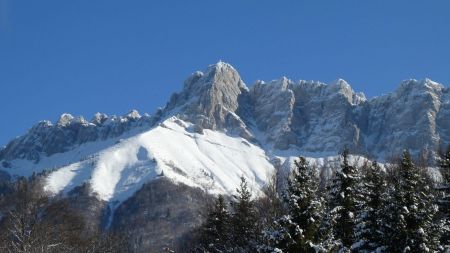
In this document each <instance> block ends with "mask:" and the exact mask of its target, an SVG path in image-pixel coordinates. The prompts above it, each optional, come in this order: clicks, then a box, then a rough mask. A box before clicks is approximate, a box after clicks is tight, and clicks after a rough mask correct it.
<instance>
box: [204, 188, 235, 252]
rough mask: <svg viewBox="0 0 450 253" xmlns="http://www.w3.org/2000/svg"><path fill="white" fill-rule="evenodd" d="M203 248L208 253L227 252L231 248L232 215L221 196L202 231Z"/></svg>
mask: <svg viewBox="0 0 450 253" xmlns="http://www.w3.org/2000/svg"><path fill="white" fill-rule="evenodd" d="M201 233H202V236H201V244H202V245H201V247H202V248H203V250H204V251H207V252H225V251H226V249H227V248H228V247H229V239H230V214H229V212H228V209H227V206H226V204H225V200H224V198H223V196H222V195H219V197H218V198H217V200H216V202H215V203H214V206H213V208H212V210H211V211H210V212H209V213H208V216H207V219H206V222H205V224H204V225H203V227H202V230H201Z"/></svg>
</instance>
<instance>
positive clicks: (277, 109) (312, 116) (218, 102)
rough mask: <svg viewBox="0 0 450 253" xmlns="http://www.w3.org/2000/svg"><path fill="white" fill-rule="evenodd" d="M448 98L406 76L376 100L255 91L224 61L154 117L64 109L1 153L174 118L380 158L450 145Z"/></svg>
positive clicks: (311, 89)
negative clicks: (55, 119)
mask: <svg viewBox="0 0 450 253" xmlns="http://www.w3.org/2000/svg"><path fill="white" fill-rule="evenodd" d="M449 100H450V92H449V88H445V87H444V86H442V85H440V84H438V83H435V82H433V81H431V80H429V79H425V80H421V81H417V80H407V81H404V82H402V83H401V85H400V86H399V88H398V89H397V90H396V91H394V92H392V93H390V94H388V95H383V96H380V97H375V98H372V99H366V98H365V96H364V94H362V93H355V92H354V91H353V90H352V88H351V87H350V85H349V84H348V83H347V82H345V81H344V80H341V79H340V80H337V81H336V82H334V83H331V84H324V83H320V82H311V81H297V82H294V81H291V80H289V79H287V78H285V77H283V78H281V79H279V80H274V81H270V82H264V81H258V82H256V83H255V84H254V85H252V86H251V88H250V89H248V88H247V87H246V85H245V84H244V82H243V81H242V79H241V77H240V75H239V73H238V72H237V71H236V70H235V69H234V68H233V67H232V66H231V65H229V64H226V63H223V62H219V63H217V64H214V65H211V66H209V67H208V68H207V69H206V70H205V71H204V72H200V71H197V72H195V73H193V74H192V75H191V76H190V77H189V78H188V79H187V80H186V81H185V83H184V87H183V89H182V91H181V92H179V93H175V94H173V95H172V97H171V98H170V101H169V102H168V103H167V105H166V106H165V108H163V109H161V110H159V111H158V112H157V113H156V115H155V117H153V118H150V117H149V116H142V117H141V116H140V115H139V114H138V113H137V112H132V113H130V114H128V115H126V116H123V117H115V116H112V117H108V116H106V115H104V114H96V115H95V116H94V118H93V119H92V120H91V121H90V122H88V121H86V120H85V119H84V118H82V117H78V118H74V117H73V116H71V115H70V114H63V115H62V116H61V118H60V119H59V120H58V122H57V123H56V124H52V123H51V122H49V121H42V122H39V123H38V124H37V125H35V126H34V127H32V128H31V129H30V131H29V132H28V133H27V134H26V135H24V136H22V137H19V138H17V139H15V140H13V141H11V142H10V143H9V144H8V145H7V146H6V147H5V148H3V149H2V150H0V160H3V161H10V160H14V159H28V160H35V161H38V160H39V157H40V156H42V155H47V156H48V155H52V154H55V153H61V152H65V151H67V150H70V149H71V148H72V147H73V146H76V145H80V144H82V143H86V142H92V141H96V140H104V139H107V138H110V137H117V136H120V135H122V134H124V133H125V132H127V131H129V130H131V129H134V128H136V127H139V126H148V127H151V126H152V125H154V124H155V123H157V122H161V121H162V120H164V119H166V118H168V117H171V116H176V117H178V118H180V119H182V120H184V121H187V122H191V123H193V124H194V127H193V129H194V131H195V132H197V133H202V131H203V129H212V130H218V131H225V132H227V133H228V134H231V135H239V136H241V137H243V138H246V139H247V140H249V141H251V142H254V143H258V144H262V145H263V146H264V147H266V148H270V149H274V150H287V149H295V150H297V151H298V152H306V153H316V154H321V153H336V152H337V151H339V150H342V148H343V147H344V146H347V147H348V148H350V149H351V150H354V151H355V152H359V153H362V154H369V155H371V156H372V157H376V158H378V159H383V158H386V157H389V156H391V155H396V154H399V153H400V152H401V151H402V150H403V149H405V148H406V149H410V150H411V151H412V153H416V154H417V153H421V152H422V153H424V154H426V153H428V154H432V153H433V152H434V151H435V150H437V149H438V148H439V147H441V146H443V145H446V144H448V143H450V105H449ZM6 164H7V163H6Z"/></svg>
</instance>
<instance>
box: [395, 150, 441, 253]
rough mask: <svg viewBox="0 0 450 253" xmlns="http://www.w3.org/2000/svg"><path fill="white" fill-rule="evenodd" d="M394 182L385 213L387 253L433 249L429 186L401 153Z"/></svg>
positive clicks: (434, 247)
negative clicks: (386, 214) (391, 201)
mask: <svg viewBox="0 0 450 253" xmlns="http://www.w3.org/2000/svg"><path fill="white" fill-rule="evenodd" d="M396 169H397V170H398V171H397V173H398V176H397V178H396V180H395V181H394V192H393V203H392V204H391V206H390V208H389V210H390V212H391V217H390V224H389V228H390V233H389V234H388V235H387V238H389V247H388V249H389V251H390V252H428V251H432V250H435V249H436V248H437V242H436V238H435V237H436V236H437V231H436V230H435V226H434V224H433V221H434V217H435V214H436V212H437V206H436V205H435V203H434V195H433V192H432V188H431V187H430V182H429V181H427V178H426V176H425V174H424V173H423V172H422V171H421V170H420V169H419V168H418V167H416V166H415V165H414V163H413V162H412V159H411V156H410V154H409V152H407V151H405V152H404V154H403V157H402V161H401V162H400V164H399V166H398V168H396Z"/></svg>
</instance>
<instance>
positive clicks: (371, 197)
mask: <svg viewBox="0 0 450 253" xmlns="http://www.w3.org/2000/svg"><path fill="white" fill-rule="evenodd" d="M364 172H365V174H364V177H363V178H362V179H363V180H362V182H363V185H362V188H361V194H360V197H361V202H360V204H359V206H358V212H357V213H358V214H357V223H358V225H357V226H356V230H355V236H356V237H357V243H356V244H355V245H354V247H353V248H354V249H355V250H357V251H358V252H373V251H376V250H377V249H378V250H381V249H383V248H384V247H383V246H384V240H385V239H384V238H385V234H384V233H383V231H384V229H383V228H384V225H385V215H384V210H385V206H386V205H387V202H386V201H387V200H388V198H389V196H388V193H387V182H386V178H385V174H384V172H383V171H382V170H381V168H380V166H379V165H378V164H377V163H376V162H374V163H372V164H371V165H370V166H368V167H367V168H366V170H365V171H364Z"/></svg>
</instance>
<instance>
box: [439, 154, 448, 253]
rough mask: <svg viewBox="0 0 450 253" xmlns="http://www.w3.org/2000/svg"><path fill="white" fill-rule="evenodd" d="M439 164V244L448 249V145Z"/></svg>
mask: <svg viewBox="0 0 450 253" xmlns="http://www.w3.org/2000/svg"><path fill="white" fill-rule="evenodd" d="M439 165H440V168H441V174H442V185H441V186H440V187H439V190H440V192H441V197H440V199H439V202H438V203H439V207H440V212H441V216H442V228H441V230H442V231H441V232H442V237H441V244H442V246H443V247H445V248H446V249H447V250H450V146H448V148H447V151H446V152H445V153H444V154H442V156H441V159H440V164H439Z"/></svg>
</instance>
